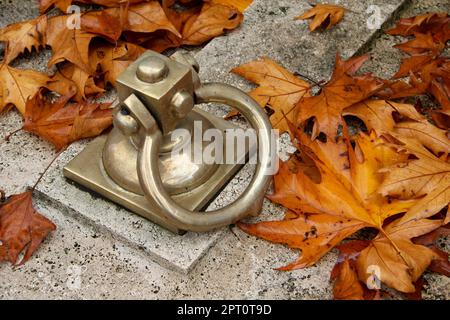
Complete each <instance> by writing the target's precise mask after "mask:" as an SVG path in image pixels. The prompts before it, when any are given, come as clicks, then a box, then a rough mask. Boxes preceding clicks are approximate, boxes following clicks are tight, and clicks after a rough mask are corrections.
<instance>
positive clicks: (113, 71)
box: [0, 0, 251, 264]
mask: <svg viewBox="0 0 450 320" xmlns="http://www.w3.org/2000/svg"><path fill="white" fill-rule="evenodd" d="M38 2H39V8H40V12H41V15H40V16H39V17H37V18H35V19H32V20H29V21H23V22H18V23H15V24H12V25H8V26H7V27H5V28H3V29H1V30H0V42H2V43H3V45H4V55H3V60H2V61H1V62H0V112H5V111H8V110H10V109H11V108H12V107H15V108H16V109H17V110H18V111H19V112H20V113H21V114H22V115H23V117H24V125H23V127H22V128H21V130H25V131H28V132H31V133H34V134H36V135H38V136H39V137H41V138H43V139H45V140H47V141H49V142H51V143H52V144H53V145H54V146H55V148H56V150H57V151H60V150H63V149H64V148H66V147H67V146H68V145H69V144H70V143H72V142H74V141H76V140H79V139H82V138H87V137H93V136H96V135H98V134H100V133H101V132H102V131H104V130H105V129H107V128H108V127H110V126H111V124H112V110H111V109H110V108H109V107H110V104H109V103H95V102H92V100H91V99H93V98H98V97H99V96H101V95H102V94H103V93H104V92H105V91H106V90H107V89H108V86H110V87H113V86H114V85H115V81H116V79H117V77H118V75H119V74H120V73H121V72H122V71H123V70H125V69H126V68H127V67H128V66H129V65H130V64H131V63H132V62H133V61H134V60H135V59H137V58H138V57H139V55H140V54H141V53H143V52H144V51H145V50H147V49H151V50H155V51H158V52H162V51H164V50H166V49H169V48H175V47H179V46H182V45H200V44H202V43H204V42H206V41H208V40H210V39H212V38H214V37H216V36H218V35H221V34H223V33H224V32H225V30H230V29H234V28H236V27H237V26H238V25H239V24H240V23H241V21H242V19H243V15H242V11H243V10H244V9H245V8H246V7H247V6H248V5H249V4H250V3H251V0H244V1H237V0H205V1H198V0H179V1H176V0H161V1H156V0H74V1H71V0H38ZM72 3H76V4H80V5H94V6H97V7H99V6H100V7H99V9H98V10H92V9H89V10H84V11H83V12H82V13H81V15H77V14H76V13H73V14H62V13H64V12H67V9H68V8H69V6H70V5H71V4H72ZM54 7H56V8H57V9H59V10H60V11H58V10H57V9H52V8H54ZM82 8H84V9H86V8H89V7H82ZM49 10H51V11H52V14H51V15H48V14H46V13H48V11H49ZM55 12H57V13H59V15H55V14H54V13H55ZM43 48H50V49H51V52H52V55H51V58H50V59H49V61H48V69H49V72H48V73H42V72H38V71H34V70H24V69H18V68H15V67H13V66H11V65H12V63H13V62H14V60H15V59H17V58H18V57H19V56H20V55H22V54H25V53H31V52H32V51H40V50H42V49H43ZM33 189H34V187H33V188H32V189H31V190H29V191H27V192H25V193H22V194H19V195H13V196H11V197H10V198H9V199H7V200H5V199H4V194H3V192H2V199H1V200H0V204H1V203H2V202H4V204H3V205H2V206H1V207H0V261H4V260H6V261H10V262H11V263H12V264H17V263H24V262H26V261H27V260H28V259H29V257H30V256H31V254H32V253H33V252H34V251H35V250H36V249H37V247H38V246H39V244H40V243H41V241H42V240H43V239H44V238H45V237H46V236H47V234H48V233H49V232H50V231H52V230H54V229H55V225H54V224H53V223H52V222H51V221H49V220H48V219H46V218H45V217H43V216H42V215H41V214H39V213H38V212H37V211H36V210H35V209H34V208H33V206H32V191H33ZM0 191H1V190H0ZM22 253H24V255H23V256H22V257H21V254H22ZM20 257H21V259H19V258H20ZM18 260H20V261H18Z"/></svg>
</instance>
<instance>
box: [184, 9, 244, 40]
mask: <svg viewBox="0 0 450 320" xmlns="http://www.w3.org/2000/svg"><path fill="white" fill-rule="evenodd" d="M242 19H243V15H242V13H241V12H239V10H237V9H236V8H234V7H229V6H224V5H221V4H210V3H207V2H205V3H204V4H203V6H202V9H201V11H200V13H199V14H198V15H192V16H191V17H190V18H189V19H188V20H187V21H186V23H185V24H184V26H183V30H182V32H181V34H182V37H183V42H182V43H183V44H187V45H199V44H202V43H203V42H205V41H208V40H210V39H212V38H214V37H217V36H219V35H221V34H223V33H224V32H225V30H231V29H234V28H236V27H237V26H238V25H239V24H240V23H241V22H242Z"/></svg>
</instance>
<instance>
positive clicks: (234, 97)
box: [137, 83, 272, 231]
mask: <svg viewBox="0 0 450 320" xmlns="http://www.w3.org/2000/svg"><path fill="white" fill-rule="evenodd" d="M195 100H196V103H208V102H217V103H223V104H226V105H229V106H231V107H234V108H235V109H237V110H238V111H240V112H241V114H242V115H243V116H244V118H245V119H246V120H247V121H248V122H249V124H250V125H251V126H252V127H253V128H254V129H256V130H257V132H258V135H257V136H258V148H259V149H260V150H259V155H260V157H259V159H258V163H257V165H256V171H255V174H254V175H253V179H252V180H251V182H250V184H249V186H248V187H247V189H246V190H245V191H244V192H243V193H242V194H241V196H240V197H239V198H238V199H237V200H236V201H235V202H233V203H231V204H229V205H227V206H225V207H223V208H221V209H218V210H214V211H208V212H206V213H205V212H199V211H189V210H187V209H185V208H183V207H181V206H180V205H179V204H177V203H176V202H175V201H174V200H173V199H172V198H171V197H170V195H169V193H168V192H167V191H166V190H165V189H164V187H163V183H162V180H161V176H160V172H159V168H158V157H159V156H158V155H159V149H160V146H161V141H162V134H161V131H160V130H159V128H157V126H154V127H153V129H151V130H150V129H149V130H144V133H143V134H144V136H143V137H142V138H143V139H142V140H141V141H142V142H141V147H140V150H139V155H138V163H137V168H138V177H139V182H140V185H141V187H142V190H143V191H144V194H145V196H146V198H147V200H148V201H149V202H151V203H152V204H154V205H155V206H157V207H158V208H160V210H161V211H162V213H163V215H164V216H167V217H170V218H171V219H173V220H175V221H177V222H178V223H179V224H180V225H181V227H182V228H183V229H185V230H191V231H208V230H211V229H215V228H219V227H223V226H226V225H229V224H231V223H234V222H236V221H238V220H240V219H242V218H244V217H246V216H249V215H256V214H257V213H258V212H259V210H260V209H261V206H262V201H263V199H264V194H265V192H266V190H267V188H268V186H269V184H270V181H271V176H270V175H269V174H268V171H267V169H268V168H269V167H270V165H271V154H272V153H271V148H272V145H271V144H272V142H271V129H272V127H271V125H270V122H269V119H268V117H267V115H266V114H265V112H264V111H263V109H262V108H261V107H260V106H259V105H258V103H257V102H256V101H255V100H253V99H252V98H251V97H249V96H248V95H247V94H246V93H244V92H243V91H241V90H239V89H237V88H235V87H232V86H229V85H226V84H221V83H208V84H203V85H201V86H200V87H199V88H198V89H196V90H195ZM154 128H156V129H154Z"/></svg>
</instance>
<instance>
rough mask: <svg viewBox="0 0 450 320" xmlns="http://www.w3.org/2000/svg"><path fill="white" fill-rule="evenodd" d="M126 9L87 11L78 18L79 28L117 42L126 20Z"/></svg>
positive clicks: (122, 7)
mask: <svg viewBox="0 0 450 320" xmlns="http://www.w3.org/2000/svg"><path fill="white" fill-rule="evenodd" d="M127 16H128V7H127V6H120V7H119V8H112V9H106V10H97V11H87V12H84V13H83V14H82V15H81V17H80V28H81V29H82V30H83V31H85V32H88V33H95V34H98V35H100V36H103V37H104V38H106V39H108V40H110V41H113V42H115V41H117V40H118V39H119V37H120V35H121V34H122V30H123V28H124V25H125V23H126V21H127V19H128V17H127Z"/></svg>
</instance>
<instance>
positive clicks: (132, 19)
mask: <svg viewBox="0 0 450 320" xmlns="http://www.w3.org/2000/svg"><path fill="white" fill-rule="evenodd" d="M110 10H111V9H110ZM114 10H119V9H118V8H115V9H114ZM123 30H126V31H133V32H145V33H150V32H154V31H157V30H166V31H169V32H170V33H173V34H174V35H175V36H177V37H179V38H180V37H181V34H180V33H179V32H178V30H177V29H176V28H175V26H174V25H173V24H172V22H171V21H170V20H169V18H168V17H167V16H166V13H165V11H164V9H163V8H162V7H161V5H160V4H159V2H157V1H151V2H146V3H141V4H137V5H133V6H130V7H128V19H127V21H126V24H125V26H124V28H123Z"/></svg>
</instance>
